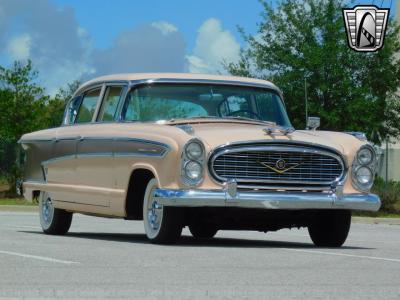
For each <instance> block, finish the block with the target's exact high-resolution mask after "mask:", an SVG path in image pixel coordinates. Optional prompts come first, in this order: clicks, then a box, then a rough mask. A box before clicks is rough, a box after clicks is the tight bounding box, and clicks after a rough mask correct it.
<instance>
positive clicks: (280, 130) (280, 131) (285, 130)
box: [263, 127, 295, 136]
mask: <svg viewBox="0 0 400 300" xmlns="http://www.w3.org/2000/svg"><path fill="white" fill-rule="evenodd" d="M263 131H264V132H265V133H266V134H268V135H273V136H275V135H289V134H291V133H293V132H294V131H295V129H294V128H293V127H267V128H264V129H263Z"/></svg>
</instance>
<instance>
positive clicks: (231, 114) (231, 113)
mask: <svg viewBox="0 0 400 300" xmlns="http://www.w3.org/2000/svg"><path fill="white" fill-rule="evenodd" d="M240 113H247V114H249V115H250V116H253V117H255V119H257V120H261V116H260V115H259V114H257V113H255V112H254V111H251V110H247V109H240V110H236V111H232V112H230V113H228V114H227V116H235V115H237V114H240Z"/></svg>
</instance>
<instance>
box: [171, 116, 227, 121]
mask: <svg viewBox="0 0 400 300" xmlns="http://www.w3.org/2000/svg"><path fill="white" fill-rule="evenodd" d="M193 119H221V117H216V116H198V117H186V118H172V119H169V120H168V122H175V121H180V120H193Z"/></svg>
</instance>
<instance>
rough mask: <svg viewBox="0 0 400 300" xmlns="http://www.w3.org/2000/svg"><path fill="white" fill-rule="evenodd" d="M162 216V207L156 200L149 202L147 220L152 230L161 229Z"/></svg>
mask: <svg viewBox="0 0 400 300" xmlns="http://www.w3.org/2000/svg"><path fill="white" fill-rule="evenodd" d="M161 216H162V206H161V205H159V204H158V203H157V201H155V200H154V199H153V200H152V201H149V207H148V212H147V220H148V222H149V225H150V227H151V229H152V230H155V231H156V230H158V229H159V228H160V223H161Z"/></svg>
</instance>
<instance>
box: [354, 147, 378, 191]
mask: <svg viewBox="0 0 400 300" xmlns="http://www.w3.org/2000/svg"><path fill="white" fill-rule="evenodd" d="M365 151H369V152H370V153H371V159H370V160H369V161H363V159H362V158H361V156H362V153H363V152H364V153H365ZM362 168H367V169H368V170H369V171H370V172H371V179H370V181H368V182H367V183H362V182H360V180H359V176H358V175H357V174H358V172H359V171H360V170H361V169H362ZM375 169H376V153H375V149H374V148H373V147H372V146H371V145H369V144H365V145H363V146H361V147H360V149H358V151H357V153H356V155H355V157H354V160H353V166H352V182H353V186H354V188H355V189H357V190H359V191H361V192H368V191H369V190H370V189H371V187H372V185H373V184H374V177H375Z"/></svg>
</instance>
